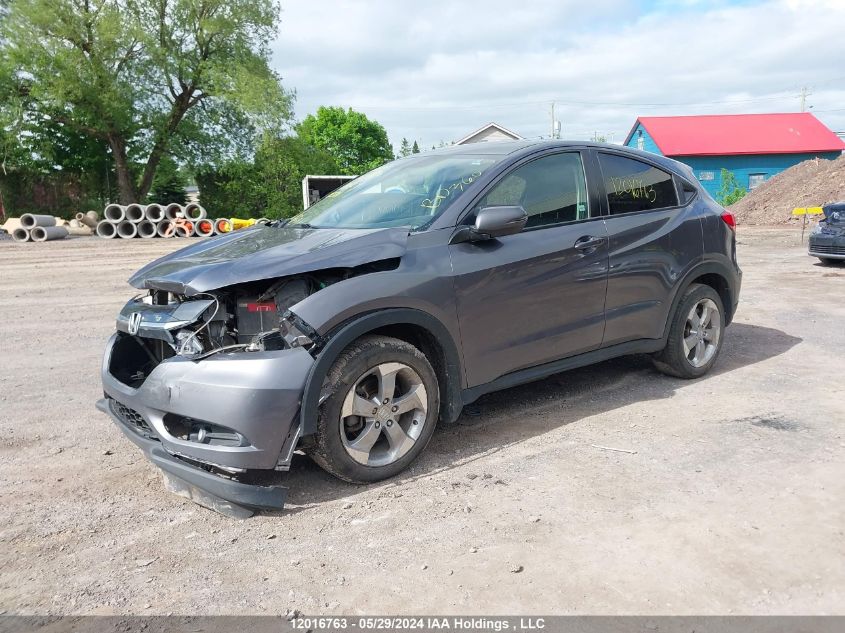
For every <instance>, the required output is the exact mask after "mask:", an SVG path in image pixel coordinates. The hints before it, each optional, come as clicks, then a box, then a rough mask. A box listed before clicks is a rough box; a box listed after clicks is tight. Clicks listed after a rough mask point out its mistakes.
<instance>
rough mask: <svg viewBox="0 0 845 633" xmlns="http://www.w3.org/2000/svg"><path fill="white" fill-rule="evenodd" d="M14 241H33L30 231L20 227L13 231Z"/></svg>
mask: <svg viewBox="0 0 845 633" xmlns="http://www.w3.org/2000/svg"><path fill="white" fill-rule="evenodd" d="M12 239H13V240H15V241H16V242H29V241H30V240H31V239H32V235H30V232H29V229H25V228H23V227H22V226H19V227H18V228H16V229H15V230H14V231H12Z"/></svg>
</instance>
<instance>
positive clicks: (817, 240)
mask: <svg viewBox="0 0 845 633" xmlns="http://www.w3.org/2000/svg"><path fill="white" fill-rule="evenodd" d="M822 211H823V212H824V218H823V219H822V220H819V223H818V224H817V225H816V227H815V228H814V229H813V231H812V233H810V240H809V247H808V249H809V254H810V256H811V257H818V258H819V259H820V260H821V262H822V263H823V264H835V263H838V262H841V261H843V260H845V202H836V203H833V204H828V205H825V206H824V207H822Z"/></svg>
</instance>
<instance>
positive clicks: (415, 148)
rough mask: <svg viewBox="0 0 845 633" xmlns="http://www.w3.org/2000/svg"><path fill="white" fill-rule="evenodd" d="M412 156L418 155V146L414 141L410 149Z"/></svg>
mask: <svg viewBox="0 0 845 633" xmlns="http://www.w3.org/2000/svg"><path fill="white" fill-rule="evenodd" d="M411 153H412V154H419V153H420V146H419V145H417V142H416V141H414V146H413V147H412V148H411Z"/></svg>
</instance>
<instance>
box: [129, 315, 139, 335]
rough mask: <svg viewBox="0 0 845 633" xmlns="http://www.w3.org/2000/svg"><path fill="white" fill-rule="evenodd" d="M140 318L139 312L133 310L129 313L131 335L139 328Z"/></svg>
mask: <svg viewBox="0 0 845 633" xmlns="http://www.w3.org/2000/svg"><path fill="white" fill-rule="evenodd" d="M141 319H142V316H141V313H140V312H133V313H132V314H130V315H129V333H130V334H131V335H132V336H135V335H136V334H137V333H138V331H139V330H140V329H141Z"/></svg>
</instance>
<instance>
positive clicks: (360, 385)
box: [310, 336, 440, 483]
mask: <svg viewBox="0 0 845 633" xmlns="http://www.w3.org/2000/svg"><path fill="white" fill-rule="evenodd" d="M321 400H322V405H321V406H320V409H319V412H318V418H317V433H316V436H315V445H314V448H313V449H311V451H310V455H311V458H312V459H313V460H314V461H315V462H316V463H317V464H318V465H320V466H321V467H322V468H323V469H324V470H326V471H327V472H329V473H331V474H332V475H334V476H335V477H338V478H340V479H343V480H344V481H349V482H353V483H369V482H374V481H381V480H382V479H387V478H389V477H393V476H394V475H396V474H398V473H399V472H401V471H403V470H404V469H405V468H407V467H408V466H409V465H410V464H411V462H413V461H414V460H415V459H416V458H417V456H418V455H419V454H420V453H421V452H422V451H423V449H424V448H425V446H426V444H428V441H429V440H430V439H431V435H432V433H433V432H434V427H435V425H436V424H437V418H438V414H439V410H440V390H439V386H438V382H437V375H436V374H435V373H434V369H432V367H431V363H429V361H428V359H427V358H426V357H425V355H424V354H423V353H422V352H421V351H420V350H418V349H417V348H416V347H414V346H413V345H411V344H409V343H406V342H405V341H402V340H399V339H395V338H392V337H387V336H365V337H362V338H360V339H358V340H357V341H355V342H354V343H352V344H351V345H350V346H349V347H348V348H346V349H345V350H344V351H343V352H342V353H341V355H340V356H339V357H338V359H337V360H336V361H335V363H334V365H333V366H332V368H331V370H330V371H329V373H328V376H327V377H326V380H325V382H324V384H323V391H322V393H321Z"/></svg>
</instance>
